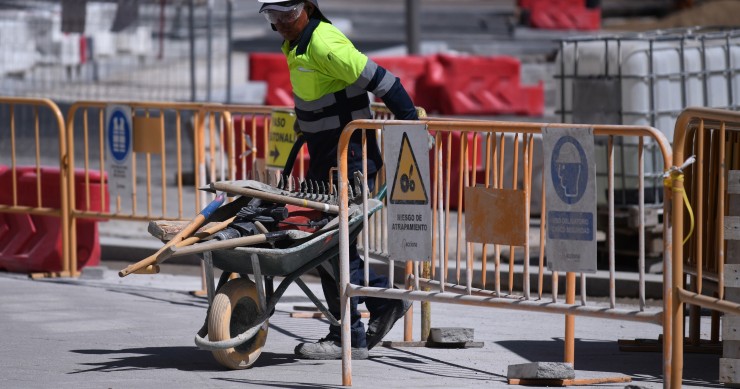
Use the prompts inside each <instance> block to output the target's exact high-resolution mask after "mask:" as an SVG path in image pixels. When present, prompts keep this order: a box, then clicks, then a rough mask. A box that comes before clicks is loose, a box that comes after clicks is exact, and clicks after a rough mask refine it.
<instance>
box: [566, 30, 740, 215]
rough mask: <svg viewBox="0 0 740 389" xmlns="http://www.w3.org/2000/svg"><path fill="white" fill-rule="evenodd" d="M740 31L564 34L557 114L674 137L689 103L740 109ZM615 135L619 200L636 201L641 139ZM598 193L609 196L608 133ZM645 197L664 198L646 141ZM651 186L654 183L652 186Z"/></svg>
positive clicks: (656, 159) (656, 156) (600, 156)
mask: <svg viewBox="0 0 740 389" xmlns="http://www.w3.org/2000/svg"><path fill="white" fill-rule="evenodd" d="M739 67H740V30H731V29H727V30H726V29H718V28H691V29H673V30H662V31H650V32H643V33H625V34H615V35H600V36H589V37H576V38H568V39H564V40H562V41H561V43H560V51H559V53H558V56H557V58H556V75H555V78H556V79H557V80H558V82H557V83H556V85H557V91H556V113H557V114H559V115H560V117H561V120H562V122H563V123H587V124H622V125H647V126H652V127H655V128H656V129H658V130H660V131H661V132H662V133H663V134H664V135H665V136H666V138H667V139H668V140H669V141H671V142H672V139H673V131H674V126H675V124H676V118H677V117H678V115H679V114H680V113H681V111H682V110H683V109H684V108H686V107H689V106H704V107H713V108H723V109H730V110H735V109H737V107H738V101H737V100H738V92H739V91H740V75H739V74H738V72H739V71H740V68H739ZM619 140H620V139H619V138H617V139H615V142H617V144H616V145H615V151H614V165H615V190H617V191H618V192H617V195H616V196H615V202H616V203H617V204H631V203H636V199H637V195H636V192H637V185H638V181H637V180H638V178H637V173H636V172H637V171H638V170H637V169H638V166H637V163H638V161H637V150H636V148H637V147H638V146H637V139H635V138H630V139H629V140H625V141H624V142H623V143H620V142H619ZM596 142H597V144H596V149H595V153H596V159H597V191H598V192H597V193H598V200H599V203H605V202H606V192H605V190H601V189H599V188H606V187H607V185H606V180H607V177H606V174H607V166H608V165H607V163H608V161H607V152H606V147H607V146H606V142H607V141H606V139H605V138H601V139H600V138H597V139H596ZM645 147H646V151H645V174H646V176H647V177H650V176H651V175H653V176H654V177H652V178H646V180H645V185H646V187H648V189H647V193H646V202H654V203H659V202H660V201H662V200H661V199H660V193H661V192H662V191H661V190H660V189H661V187H662V182H661V180H660V177H658V176H659V174H660V173H662V171H663V164H662V162H661V160H662V158H661V155H660V151H659V150H657V149H656V147H654V145H653V144H651V142H647V141H646V142H645ZM651 188H652V189H651Z"/></svg>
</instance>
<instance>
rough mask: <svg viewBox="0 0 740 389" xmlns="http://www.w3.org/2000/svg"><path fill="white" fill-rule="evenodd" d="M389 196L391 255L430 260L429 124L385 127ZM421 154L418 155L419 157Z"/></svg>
mask: <svg viewBox="0 0 740 389" xmlns="http://www.w3.org/2000/svg"><path fill="white" fill-rule="evenodd" d="M383 136H384V139H385V147H384V148H383V151H384V155H383V157H384V160H385V162H386V173H385V174H386V177H385V179H386V182H388V183H389V187H390V196H389V198H388V218H387V223H388V254H389V257H390V259H391V260H394V261H408V260H414V261H429V260H431V256H432V211H431V207H430V204H429V187H428V186H427V183H428V182H429V177H430V175H429V157H428V155H429V147H428V138H429V133H428V131H427V128H426V125H423V124H420V125H388V126H385V127H384V128H383ZM417 156H418V157H417Z"/></svg>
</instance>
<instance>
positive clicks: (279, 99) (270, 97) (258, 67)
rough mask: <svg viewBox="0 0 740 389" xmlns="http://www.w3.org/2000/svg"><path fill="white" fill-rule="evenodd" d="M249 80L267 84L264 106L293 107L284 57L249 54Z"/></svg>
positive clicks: (280, 55) (272, 54)
mask: <svg viewBox="0 0 740 389" xmlns="http://www.w3.org/2000/svg"><path fill="white" fill-rule="evenodd" d="M249 79H250V80H252V81H266V82H267V96H265V105H279V106H285V105H287V106H293V88H292V87H291V86H290V72H289V71H288V63H287V62H286V60H285V55H283V54H281V53H250V54H249Z"/></svg>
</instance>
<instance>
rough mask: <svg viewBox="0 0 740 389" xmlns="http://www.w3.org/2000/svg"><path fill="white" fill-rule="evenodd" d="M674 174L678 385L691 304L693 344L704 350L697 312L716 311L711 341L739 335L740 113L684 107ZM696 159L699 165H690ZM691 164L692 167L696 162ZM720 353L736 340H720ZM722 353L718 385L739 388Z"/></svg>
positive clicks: (677, 131) (671, 179)
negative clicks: (721, 344)
mask: <svg viewBox="0 0 740 389" xmlns="http://www.w3.org/2000/svg"><path fill="white" fill-rule="evenodd" d="M674 134H675V135H674V154H673V168H671V170H670V172H669V175H668V177H666V190H670V191H671V192H672V193H673V212H672V217H673V219H672V223H673V226H674V229H673V253H674V256H675V258H676V260H675V262H674V267H673V275H672V276H673V285H672V287H673V290H674V292H673V293H674V299H673V306H672V307H671V311H670V314H671V316H672V317H673V319H672V320H673V334H674V336H673V363H674V367H673V378H672V380H673V382H679V383H680V380H681V378H682V371H683V352H684V335H685V331H684V320H685V319H684V304H689V306H690V309H689V331H688V343H687V345H689V346H693V347H696V346H699V345H700V340H701V339H700V321H699V318H700V308H701V307H704V308H708V309H710V310H712V322H711V331H710V334H711V335H710V336H711V341H712V342H714V343H715V344H717V343H718V342H719V327H720V326H719V319H720V317H719V316H720V313H725V314H730V315H725V316H724V322H723V325H724V326H725V327H726V328H724V329H723V334H730V333H732V332H733V331H735V330H736V328H737V325H738V322H737V321H736V320H734V317H736V316H735V315H739V314H740V304H738V303H739V302H740V294H738V293H737V292H738V289H737V288H738V287H740V284H738V282H737V276H736V272H737V270H738V266H739V265H740V259H739V257H738V255H740V235H738V234H737V231H740V113H738V112H732V111H725V110H719V109H710V108H687V109H685V110H684V111H683V112H682V113H681V115H680V116H679V117H678V120H677V121H676V128H675V133H674ZM692 156H695V162H694V161H693V160H692V158H691V157H692ZM692 162H693V163H692ZM723 338H724V339H723V342H724V343H728V342H729V344H724V345H723V347H724V348H725V350H727V348H728V347H736V346H734V344H735V343H733V342H734V341H735V339H736V338H735V337H732V336H728V335H725V336H723ZM731 355H736V353H734V352H731V353H729V356H728V353H727V352H725V353H724V356H725V358H722V359H720V367H719V371H720V381H721V382H724V383H733V384H737V383H738V376H737V374H736V373H734V371H736V370H735V369H734V366H735V365H736V363H734V362H736V361H737V360H736V359H732V357H731Z"/></svg>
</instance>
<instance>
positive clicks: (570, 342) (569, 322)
mask: <svg viewBox="0 0 740 389" xmlns="http://www.w3.org/2000/svg"><path fill="white" fill-rule="evenodd" d="M565 280H566V281H565V303H566V304H574V303H575V302H576V273H570V272H569V273H566V274H565ZM575 331H576V317H575V316H573V315H565V339H564V340H565V350H564V351H565V352H564V357H563V362H569V363H571V364H573V366H575Z"/></svg>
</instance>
